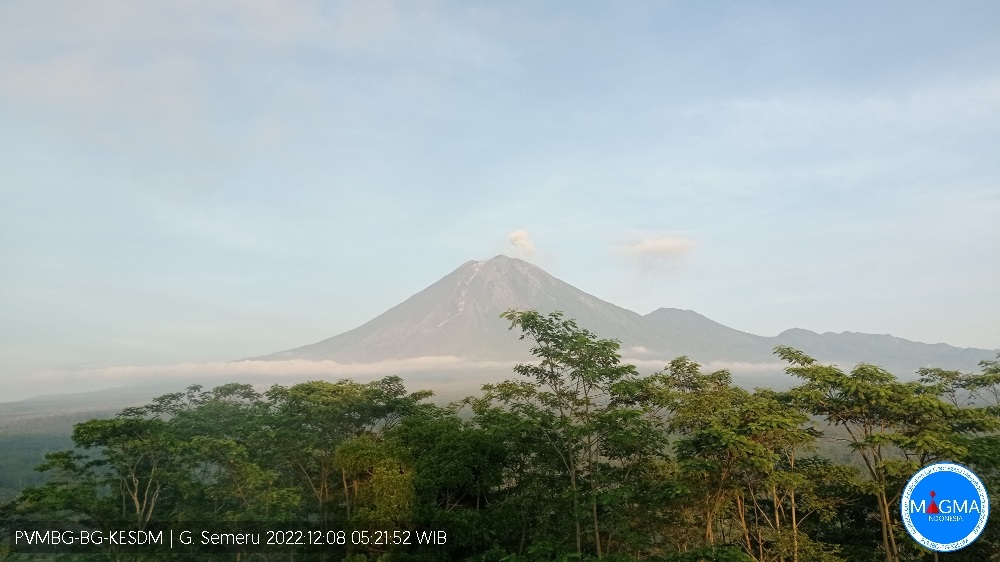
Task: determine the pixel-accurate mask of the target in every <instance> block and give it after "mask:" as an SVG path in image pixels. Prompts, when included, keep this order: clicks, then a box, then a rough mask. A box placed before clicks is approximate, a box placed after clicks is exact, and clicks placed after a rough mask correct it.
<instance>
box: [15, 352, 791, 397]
mask: <svg viewBox="0 0 1000 562" xmlns="http://www.w3.org/2000/svg"><path fill="white" fill-rule="evenodd" d="M623 362H625V363H631V364H632V365H635V366H636V368H637V369H638V370H639V371H640V372H641V373H644V374H648V373H653V372H655V371H661V370H663V369H664V368H665V367H666V365H667V364H668V363H669V360H668V359H635V358H628V357H626V358H623ZM516 364H517V363H516V362H514V361H475V360H469V359H466V358H462V357H456V356H453V355H443V356H428V357H414V358H411V359H397V360H390V361H379V362H375V363H338V362H336V361H311V360H305V359H293V360H286V361H255V360H245V361H227V362H222V361H217V362H208V363H193V362H192V363H177V364H172V365H154V366H136V365H125V366H116V367H101V368H87V369H75V370H49V371H43V372H38V373H34V374H32V375H29V376H25V377H22V378H20V379H19V380H17V381H13V385H12V390H14V391H15V392H14V394H15V395H14V396H12V397H11V398H10V399H11V400H18V399H22V398H25V397H28V396H38V395H44V394H53V393H74V392H88V391H95V390H100V389H103V388H111V387H121V386H147V385H156V386H164V387H165V386H175V387H176V389H177V390H182V389H183V388H184V386H186V385H189V384H196V383H197V384H204V385H205V386H208V387H210V386H213V385H216V384H221V383H224V382H247V383H253V384H258V385H260V384H262V383H269V384H294V383H296V382H300V381H304V380H316V379H324V380H338V379H345V378H349V379H354V380H357V381H358V382H366V381H370V380H375V379H377V378H381V377H384V376H389V375H399V376H401V377H402V378H403V379H404V380H405V381H407V385H408V386H410V387H412V389H413V390H418V389H419V387H420V386H421V385H425V386H433V387H448V388H458V387H463V388H469V389H472V390H475V389H478V386H479V385H481V384H483V383H485V382H490V381H492V380H497V381H498V380H504V379H508V378H516V377H517V375H516V374H515V373H514V371H513V369H514V366H515V365H516ZM702 368H703V370H705V371H716V370H719V369H729V370H730V371H731V372H732V373H733V375H734V376H740V375H764V374H767V375H772V374H779V373H781V372H782V369H783V368H784V364H782V363H738V362H724V361H712V362H707V363H705V364H704V365H703V366H702ZM174 383H176V384H174Z"/></svg>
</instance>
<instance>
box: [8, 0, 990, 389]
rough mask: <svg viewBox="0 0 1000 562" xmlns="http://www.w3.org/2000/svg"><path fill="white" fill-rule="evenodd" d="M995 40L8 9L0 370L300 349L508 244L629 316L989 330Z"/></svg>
mask: <svg viewBox="0 0 1000 562" xmlns="http://www.w3.org/2000/svg"><path fill="white" fill-rule="evenodd" d="M998 29H1000V3H998V2H995V1H992V0H990V1H984V2H933V3H925V2H913V1H907V2H875V3H873V2H857V3H849V2H835V3H816V2H780V3H779V2H772V3H745V2H733V3H722V2H677V3H671V2H658V3H650V2H639V1H624V2H585V3H582V2H491V3H487V2H416V1H401V2H382V1H372V0H365V1H359V2H353V3H333V2H308V1H297V2H287V1H273V2H270V1H262V0H261V1H248V2H223V1H218V2H200V1H171V2H158V3H152V2H102V1H94V2H37V1H34V0H23V1H19V0H6V1H4V2H2V3H0V357H2V365H0V382H4V381H6V383H5V388H6V389H7V390H8V391H9V392H11V393H10V394H8V395H7V397H8V398H14V397H16V396H20V395H22V394H24V393H25V392H29V390H30V391H34V389H28V390H25V389H27V386H24V384H22V383H23V381H25V380H31V377H34V376H35V374H36V373H42V372H47V371H53V370H55V371H72V370H74V369H77V370H78V369H85V368H103V367H109V366H128V365H137V366H143V365H162V364H171V363H178V362H185V361H190V362H198V361H226V360H229V359H236V358H241V357H247V356H253V355H260V354H264V353H268V352H272V351H277V350H280V349H286V348H290V347H294V346H298V345H303V344H306V343H312V342H315V341H317V340H320V339H323V338H326V337H330V336H333V335H335V334H338V333H340V332H343V331H345V330H348V329H350V328H353V327H355V326H357V325H359V324H361V323H363V322H364V321H366V320H368V319H370V318H372V317H374V316H376V315H377V314H380V313H381V312H383V311H384V310H386V309H388V308H389V307H391V306H393V305H395V304H397V303H398V302H400V301H402V300H403V299H404V298H406V297H408V296H409V295H411V294H413V293H415V292H417V291H418V290H420V289H422V288H424V287H425V286H427V285H429V284H430V283H432V282H434V281H436V280H437V279H439V278H440V277H442V276H444V275H445V274H447V273H448V272H450V271H452V270H453V269H455V268H456V267H458V266H459V265H461V264H462V263H463V262H465V261H467V260H470V259H486V258H489V257H492V256H493V255H495V254H498V253H501V252H503V253H508V254H510V255H514V256H519V257H525V258H529V259H530V260H531V261H533V262H534V263H536V264H538V265H540V266H542V267H544V268H545V269H546V270H547V271H549V272H550V273H552V274H553V275H555V276H556V277H559V278H561V279H563V280H564V281H567V282H569V283H571V284H573V285H575V286H577V287H579V288H581V289H583V290H585V291H587V292H589V293H592V294H594V295H596V296H598V297H600V298H602V299H605V300H608V301H611V302H613V303H616V304H619V305H621V306H624V307H626V308H629V309H632V310H634V311H636V312H639V313H643V314H645V313H647V312H650V311H651V310H654V309H656V308H658V307H661V306H664V307H675V308H687V309H693V310H696V311H698V312H700V313H702V314H704V315H706V316H708V317H710V318H712V319H714V320H717V321H719V322H722V323H724V324H726V325H729V326H732V327H734V328H737V329H740V330H744V331H748V332H752V333H756V334H760V335H775V334H777V333H778V332H780V331H781V330H784V329H786V328H791V327H802V328H808V329H811V330H815V331H819V332H824V331H835V332H840V331H845V330H849V331H861V332H873V333H891V334H893V335H896V336H899V337H904V338H908V339H913V340H918V341H925V342H947V343H951V344H954V345H959V346H975V347H986V348H997V347H1000V218H998V217H1000V33H998V32H997V30H998ZM26 377H27V378H26ZM15 381H21V382H15ZM45 390H49V391H51V390H53V389H51V388H47V389H45ZM4 392H5V391H4V390H2V389H0V397H2V396H3V393H4Z"/></svg>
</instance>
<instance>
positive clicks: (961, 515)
mask: <svg viewBox="0 0 1000 562" xmlns="http://www.w3.org/2000/svg"><path fill="white" fill-rule="evenodd" d="M900 503H901V505H900V507H901V508H902V512H903V524H904V525H905V526H906V531H907V532H908V533H910V536H911V537H913V540H915V541H917V542H918V543H920V544H921V545H923V546H924V547H925V548H928V549H930V550H935V551H938V552H951V551H953V550H958V549H960V548H965V547H966V546H969V544H970V543H972V541H974V540H976V538H978V537H979V535H980V533H982V532H983V529H985V528H986V520H987V519H988V518H989V514H990V499H989V496H988V495H987V494H986V487H985V486H983V483H982V482H981V481H980V480H979V477H977V476H976V475H975V474H974V473H973V472H972V471H971V470H969V469H968V468H965V467H964V466H962V465H958V464H951V463H938V464H932V465H930V466H927V467H924V468H923V469H921V470H920V471H919V472H917V473H916V474H914V475H913V478H910V481H909V482H907V484H906V488H904V489H903V497H902V501H901V502H900Z"/></svg>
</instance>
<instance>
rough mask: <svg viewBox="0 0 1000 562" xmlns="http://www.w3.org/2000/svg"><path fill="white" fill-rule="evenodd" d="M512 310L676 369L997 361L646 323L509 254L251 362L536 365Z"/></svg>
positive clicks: (813, 337) (840, 337) (859, 341)
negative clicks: (341, 328) (792, 358)
mask: <svg viewBox="0 0 1000 562" xmlns="http://www.w3.org/2000/svg"><path fill="white" fill-rule="evenodd" d="M512 308H513V309H519V310H524V309H534V310H538V311H539V312H542V313H549V312H553V311H556V310H558V311H561V312H562V313H563V314H564V317H565V318H568V319H573V320H575V321H576V322H577V323H578V325H579V326H580V327H583V328H586V329H588V330H590V331H591V332H593V333H595V334H596V335H598V336H599V337H602V338H615V339H618V340H619V341H620V342H621V343H622V348H621V350H622V351H621V352H622V355H623V356H624V357H627V358H634V359H637V360H664V361H669V360H670V359H673V358H674V357H678V356H680V355H686V356H689V357H691V358H692V359H694V360H696V361H699V362H702V363H717V364H718V363H741V364H774V363H775V362H776V361H777V360H776V358H775V356H774V354H773V349H774V347H776V346H778V345H788V346H791V347H795V348H797V349H801V350H802V351H804V352H806V353H808V354H810V355H812V356H813V357H815V358H816V359H818V360H820V361H824V362H833V363H838V364H841V365H842V366H844V367H851V366H853V365H854V364H857V363H861V362H867V363H874V364H879V365H882V366H883V367H886V368H888V369H890V370H892V369H896V370H904V371H907V372H913V371H915V370H917V369H919V368H921V367H925V366H930V365H933V366H938V367H942V368H949V369H960V370H973V369H975V368H977V366H978V362H979V361H982V360H984V359H991V358H993V356H994V355H995V354H996V353H997V351H996V350H985V349H975V348H959V347H955V346H951V345H948V344H926V343H921V342H914V341H910V340H905V339H902V338H897V337H895V336H891V335H888V334H862V333H858V332H842V333H840V334H835V333H831V332H827V333H824V334H819V333H817V332H812V331H810V330H806V329H803V328H790V329H788V330H784V331H782V332H781V333H779V334H778V335H777V336H759V335H756V334H751V333H748V332H743V331H740V330H736V329H734V328H730V327H728V326H725V325H723V324H721V323H719V322H716V321H714V320H711V319H710V318H707V317H706V316H704V315H702V314H699V313H698V312H696V311H693V310H686V309H678V308H669V307H661V308H658V309H656V310H654V311H652V312H650V313H648V314H645V315H642V314H639V313H637V312H634V311H631V310H628V309H626V308H623V307H620V306H618V305H615V304H613V303H610V302H608V301H605V300H603V299H600V298H599V297H596V296H594V295H591V294H589V293H586V292H585V291H582V290H580V289H578V288H576V287H574V286H573V285H570V284H569V283H566V282H564V281H562V280H560V279H557V278H556V277H554V276H552V275H551V274H549V273H548V272H546V271H545V270H543V269H542V268H540V267H538V266H536V265H534V264H531V263H528V262H526V261H524V260H520V259H517V258H512V257H509V256H505V255H502V254H501V255H498V256H496V257H494V258H492V259H489V260H483V261H475V260H470V261H467V262H465V263H463V264H462V265H460V266H459V267H458V268H457V269H455V270H454V271H452V272H450V273H448V274H447V275H445V276H444V277H442V278H441V279H439V280H438V281H436V282H434V283H432V284H431V285H429V286H428V287H426V288H424V289H423V290H421V291H419V292H417V293H415V294H414V295H412V296H410V297H409V298H407V299H406V300H404V301H403V302H401V303H399V304H397V305H396V306H394V307H392V308H390V309H389V310H387V311H385V312H383V313H382V314H380V315H378V316H376V317H375V318H373V319H372V320H369V321H368V322H366V323H364V324H362V325H361V326H358V327H357V328H354V329H352V330H348V331H347V332H343V333H341V334H338V335H335V336H333V337H330V338H326V339H324V340H321V341H319V342H316V343H313V344H308V345H304V346H300V347H296V348H293V349H289V350H285V351H279V352H276V353H271V354H268V355H264V356H260V357H255V358H252V359H253V360H262V361H274V360H290V359H309V360H333V361H337V362H341V363H373V362H380V361H387V360H396V359H408V358H417V357H429V356H454V357H460V358H463V359H466V360H470V361H496V360H504V361H524V360H529V359H531V356H530V354H529V353H528V350H529V348H530V346H529V344H528V342H525V341H522V340H519V338H518V336H519V334H515V333H510V332H509V331H508V330H509V327H510V326H509V323H507V322H506V321H505V320H503V319H501V318H500V314H501V313H502V312H504V311H506V310H509V309H512Z"/></svg>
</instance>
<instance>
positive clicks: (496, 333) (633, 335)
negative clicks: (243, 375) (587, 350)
mask: <svg viewBox="0 0 1000 562" xmlns="http://www.w3.org/2000/svg"><path fill="white" fill-rule="evenodd" d="M511 308H516V309H535V310H539V311H541V312H546V313H547V312H551V311H555V310H560V311H562V312H564V313H565V315H566V317H567V318H573V319H575V320H576V321H577V322H578V323H579V324H580V325H581V326H583V327H587V328H589V329H592V328H591V327H594V328H597V329H599V330H600V331H599V332H598V333H599V335H600V336H602V337H614V338H620V339H622V340H628V341H630V342H636V343H635V344H634V345H653V344H654V343H655V342H656V340H657V338H655V337H654V336H652V335H651V334H649V333H648V331H647V330H646V328H645V326H644V324H643V318H642V316H640V315H638V314H636V313H635V312H632V311H630V310H625V309H624V308H621V307H618V306H615V305H613V304H611V303H609V302H605V301H603V300H601V299H599V298H597V297H595V296H593V295H590V294H587V293H585V292H583V291H581V290H579V289H577V288H576V287H573V286H572V285H569V284H567V283H564V282H562V281H560V280H558V279H556V278H555V277H553V276H551V275H549V274H548V273H546V272H545V271H544V270H542V269H541V268H539V267H537V266H534V265H532V264H529V263H527V262H525V261H522V260H519V259H515V258H509V257H507V256H502V255H501V256H497V257H495V258H493V259H491V260H488V261H469V262H466V263H464V264H463V265H462V266H461V267H459V268H458V269H456V270H455V271H453V272H451V273H449V274H448V275H446V276H444V277H443V278H441V279H440V280H439V281H437V282H436V283H434V284H433V285H431V286H430V287H427V288H426V289H424V290H423V291H420V292H419V293H417V294H415V295H413V296H412V297H410V298H408V299H406V300H405V301H403V302H402V303H400V304H399V305H397V306H395V307H393V308H391V309H389V310H388V311H386V312H385V313H383V314H381V315H379V316H378V317H377V318H375V319H373V320H371V321H369V322H367V323H365V324H364V325H362V326H359V327H358V328H355V329H353V330H351V331H349V332H345V333H343V334H340V335H338V336H334V337H332V338H329V339H326V340H323V341H321V342H318V343H314V344H311V345H306V346H303V347H299V348H295V349H291V350H288V351H282V352H279V353H274V354H271V355H267V356H264V357H260V358H258V359H266V360H276V359H333V360H336V361H341V362H375V361H385V360H390V359H404V358H411V357H426V356H440V355H453V356H456V357H462V358H467V359H474V360H510V359H514V360H526V359H529V358H530V354H528V351H527V350H528V348H529V346H528V345H527V344H526V343H525V342H522V341H519V340H518V335H519V333H517V332H510V331H508V327H509V323H508V322H507V321H506V320H503V319H501V318H500V314H501V313H502V312H504V311H506V310H508V309H511Z"/></svg>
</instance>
